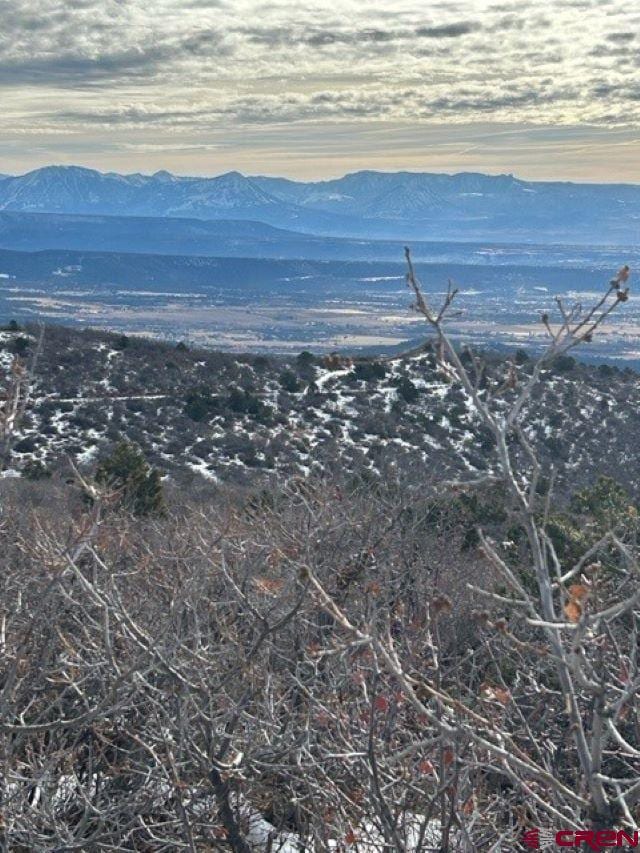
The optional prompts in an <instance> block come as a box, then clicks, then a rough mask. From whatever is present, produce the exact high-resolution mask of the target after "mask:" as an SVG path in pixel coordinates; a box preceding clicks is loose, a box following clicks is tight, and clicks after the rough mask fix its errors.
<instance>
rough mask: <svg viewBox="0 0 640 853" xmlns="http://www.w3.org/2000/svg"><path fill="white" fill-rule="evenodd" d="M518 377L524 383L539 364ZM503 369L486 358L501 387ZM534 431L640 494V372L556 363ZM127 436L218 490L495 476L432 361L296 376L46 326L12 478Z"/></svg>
mask: <svg viewBox="0 0 640 853" xmlns="http://www.w3.org/2000/svg"><path fill="white" fill-rule="evenodd" d="M33 331H34V330H32V332H33ZM30 334H31V333H29V332H27V333H25V332H10V331H5V332H3V333H2V340H1V342H0V343H1V346H2V350H1V354H2V365H3V369H4V370H5V371H8V370H9V369H10V365H11V363H12V359H13V355H12V353H13V352H14V351H15V350H16V348H17V346H18V345H17V344H16V339H17V338H26V341H25V342H23V344H22V345H21V346H22V348H23V350H24V352H23V355H24V357H28V355H29V352H30V350H32V348H33V346H34V343H33V338H32V337H30ZM27 341H30V343H27ZM521 362H522V363H521V365H520V366H519V368H518V369H519V371H520V372H521V373H522V374H523V375H524V374H526V372H527V371H528V370H529V364H530V363H529V362H527V361H526V359H525V358H524V356H523V357H522V359H521ZM504 369H505V365H504V362H501V361H500V360H499V359H497V358H496V357H490V358H489V374H490V375H492V374H494V375H495V376H496V377H498V378H499V377H500V376H501V375H502V373H503V372H504ZM527 423H528V427H527V430H528V434H529V437H530V439H531V440H532V441H533V442H534V444H535V445H537V446H538V447H539V450H540V453H541V456H542V459H543V461H544V463H545V464H546V465H548V464H551V463H553V464H555V465H557V466H559V468H560V471H561V478H560V479H561V480H562V479H563V478H564V479H567V480H569V479H573V478H577V480H576V482H579V481H588V480H589V479H590V478H593V476H595V474H596V473H608V474H611V475H613V476H615V477H616V478H617V479H618V480H619V481H621V482H623V483H625V484H627V485H628V486H629V487H630V488H631V489H632V491H634V492H635V491H636V490H637V486H638V481H639V478H638V465H639V461H640V455H639V449H638V442H637V438H638V434H639V432H640V388H639V387H638V381H637V375H636V374H635V373H633V372H632V371H630V370H625V371H619V370H617V369H615V368H610V367H608V366H602V367H600V368H592V367H588V366H583V365H580V364H576V363H574V362H573V360H571V359H570V360H565V361H563V362H560V363H559V364H558V365H557V366H556V367H555V368H554V369H552V370H550V371H545V372H544V374H543V380H542V382H541V383H540V387H539V390H538V392H537V394H536V396H535V398H534V401H533V404H532V409H531V411H530V413H529V415H528V417H527ZM559 426H562V430H561V431H560V430H558V427H559ZM123 437H125V438H127V439H128V440H130V441H133V442H135V443H137V444H139V445H140V447H141V448H142V449H143V450H144V452H145V454H146V455H147V457H148V458H149V460H150V461H151V462H153V463H154V464H155V465H157V466H159V467H160V468H161V469H162V470H164V471H166V472H169V473H170V474H171V475H172V476H177V477H183V476H185V474H189V473H191V472H196V473H197V475H198V476H199V477H200V476H201V477H204V478H206V479H211V480H232V481H241V482H248V481H254V480H256V479H260V478H263V477H267V478H268V477H272V476H274V475H276V474H278V473H286V474H297V475H305V474H307V473H309V472H311V471H315V472H322V471H325V472H330V471H332V470H337V469H340V470H341V471H342V472H343V473H344V472H348V471H350V470H352V471H355V470H362V469H365V470H368V471H369V472H370V474H371V476H372V478H373V479H375V478H377V477H384V475H385V471H387V470H389V467H390V466H391V467H392V468H393V469H394V471H396V472H398V471H403V472H404V474H405V475H406V476H407V477H408V478H409V479H415V478H416V477H417V478H418V479H419V478H420V476H421V474H420V471H423V473H424V472H426V471H427V470H428V471H429V477H430V479H433V478H434V477H435V475H436V473H440V474H450V475H451V476H455V475H457V474H459V473H461V472H467V473H468V472H474V473H477V472H482V471H486V470H489V469H491V468H492V466H493V464H494V461H493V448H492V442H491V440H490V438H489V436H487V435H484V434H483V433H482V431H481V430H480V431H478V430H477V429H476V425H475V423H474V419H473V416H472V414H471V412H470V405H469V400H468V399H467V397H466V395H465V394H464V393H463V391H462V390H461V389H460V388H458V387H456V386H453V385H451V384H450V383H449V382H448V380H447V379H446V377H444V376H443V375H442V374H441V373H440V372H439V371H437V370H436V369H435V367H434V359H433V356H432V355H431V354H430V352H429V351H428V350H427V351H425V352H424V353H422V354H418V355H415V356H413V357H411V358H400V359H394V360H387V361H382V360H375V359H373V360H371V359H358V360H357V361H355V362H352V361H349V360H344V359H332V358H324V359H317V358H314V357H312V356H311V355H310V354H303V355H301V356H299V357H298V358H297V359H293V360H289V361H287V360H285V359H284V358H266V357H264V356H245V357H238V356H233V355H230V354H223V353H219V352H212V351H210V350H193V351H191V350H188V349H186V348H184V347H182V346H178V347H176V346H173V345H169V344H160V343H156V342H151V341H147V340H143V339H134V338H125V337H123V336H114V335H110V334H108V333H104V332H95V331H90V330H86V331H84V332H77V331H72V330H69V329H65V328H62V327H55V326H51V327H48V328H47V329H46V334H45V338H44V349H43V352H42V355H41V357H40V361H39V367H38V379H37V387H36V389H35V393H34V396H33V400H32V403H31V404H30V407H29V413H28V417H27V419H26V421H25V423H24V425H23V429H22V432H21V434H20V436H19V440H18V442H17V444H16V446H15V452H14V457H13V461H12V463H11V464H12V466H13V468H15V469H16V470H18V471H20V470H22V469H24V466H25V465H26V464H28V463H31V466H33V462H34V461H38V462H39V463H42V464H43V465H44V466H45V467H46V468H51V467H53V468H55V467H56V466H59V465H60V464H62V463H63V462H64V459H65V457H66V455H67V454H71V455H72V456H74V457H75V458H76V459H77V460H78V461H79V462H80V463H82V464H87V465H91V464H92V463H93V462H94V461H95V460H96V459H97V458H99V457H100V456H101V455H102V454H104V453H105V452H107V451H108V449H109V447H111V446H112V445H113V444H114V443H115V442H117V441H118V440H119V439H121V438H123ZM605 448H606V452H604V450H605ZM574 485H575V482H574Z"/></svg>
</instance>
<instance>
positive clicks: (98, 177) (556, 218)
mask: <svg viewBox="0 0 640 853" xmlns="http://www.w3.org/2000/svg"><path fill="white" fill-rule="evenodd" d="M0 210H6V211H20V212H31V213H34V212H40V213H64V214H98V215H109V216H115V215H117V216H152V217H171V216H173V217H190V218H196V219H205V220H217V219H239V220H245V219H246V220H253V221H257V222H263V223H266V224H268V225H272V226H275V227H279V228H289V229H292V230H295V231H299V232H304V233H312V234H328V235H339V236H351V237H360V238H361V237H372V238H383V237H384V238H395V239H418V238H420V239H436V240H446V239H467V240H469V239H481V240H487V239H491V240H492V241H498V240H527V241H536V242H544V241H547V242H557V243H561V242H581V243H585V242H586V243H589V242H592V241H597V242H599V243H603V242H611V243H623V244H624V243H627V242H631V241H634V240H635V239H636V236H637V230H638V223H639V222H640V186H636V185H629V184H600V185H596V184H573V183H558V182H555V183H551V182H532V181H522V180H519V179H518V178H515V177H514V176H513V175H483V174H479V173H462V174H456V175H446V174H430V173H413V172H397V173H386V172H374V171H362V172H354V173H352V174H349V175H345V176H344V177H342V178H338V179H335V180H329V181H316V182H300V181H291V180H287V179H284V178H271V177H247V176H245V175H242V174H241V173H240V172H228V173H226V174H223V175H219V176H217V177H213V178H202V177H179V176H176V175H172V174H171V173H169V172H166V171H165V172H156V173H155V174H154V175H142V174H132V175H118V174H115V173H101V172H98V171H95V170H92V169H85V168H81V167H76V166H48V167H45V168H42V169H37V170H35V171H33V172H29V173H28V174H26V175H21V176H15V177H11V176H10V177H0Z"/></svg>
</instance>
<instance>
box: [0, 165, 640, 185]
mask: <svg viewBox="0 0 640 853" xmlns="http://www.w3.org/2000/svg"><path fill="white" fill-rule="evenodd" d="M47 168H53V169H64V168H67V169H73V168H77V169H87V170H90V171H95V172H99V173H101V174H119V175H122V176H124V177H128V176H132V175H136V174H138V175H144V176H145V177H153V176H154V175H156V174H159V173H169V174H171V175H172V177H175V178H178V179H181V178H187V179H188V178H196V179H198V178H202V179H205V180H206V179H212V178H217V177H221V176H223V175H225V174H230V173H233V172H238V173H240V174H241V175H243V176H244V177H246V178H284V179H286V180H291V181H294V182H300V183H314V182H321V181H332V180H340V179H341V178H344V177H346V176H347V175H349V174H356V173H358V172H377V173H381V174H390V175H394V174H414V175H420V174H437V175H447V176H450V177H452V176H455V175H459V174H483V175H487V176H490V177H499V176H504V175H510V176H511V177H513V178H515V179H516V180H520V181H527V182H532V183H584V184H594V185H602V184H612V185H614V184H629V185H640V177H639V178H638V180H636V181H633V180H629V181H613V180H606V181H605V180H597V179H595V178H593V179H591V180H588V179H585V180H579V179H575V178H574V179H572V178H562V177H557V178H528V177H526V176H524V175H522V174H517V173H514V172H508V171H482V170H476V169H460V170H456V171H453V170H450V169H444V168H443V169H437V168H434V169H417V168H401V167H398V168H388V169H383V168H369V167H368V166H367V165H366V164H363V165H362V166H361V167H360V168H358V169H353V170H350V171H347V172H335V173H331V174H326V175H318V176H317V177H314V176H313V175H311V176H309V177H307V178H304V177H295V175H293V174H287V173H286V172H275V171H274V172H267V171H264V172H260V171H254V172H249V171H245V170H242V169H237V168H230V169H225V170H223V171H210V172H200V173H198V172H189V173H187V172H177V171H172V170H171V169H168V168H167V167H166V166H160V167H159V168H153V169H151V168H147V169H136V170H135V171H119V170H117V169H105V168H101V167H100V166H93V165H90V164H88V163H83V162H70V163H42V164H41V165H39V166H34V167H32V168H30V169H27V170H26V171H23V172H11V171H9V170H7V169H4V168H3V167H2V165H1V164H0V177H10V178H12V177H15V178H21V177H25V176H26V175H28V174H30V173H32V172H37V171H39V170H41V169H47Z"/></svg>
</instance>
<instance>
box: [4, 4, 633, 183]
mask: <svg viewBox="0 0 640 853" xmlns="http://www.w3.org/2000/svg"><path fill="white" fill-rule="evenodd" d="M636 9H637V11H636ZM0 105H1V109H0V173H2V172H6V173H16V172H24V171H27V170H28V169H30V168H34V167H37V166H40V165H43V164H47V163H52V162H53V163H78V164H81V165H87V166H94V167H97V168H101V169H116V170H118V171H144V172H149V171H155V170H156V169H165V168H166V169H169V170H172V171H175V172H178V173H189V174H217V173H219V172H222V171H226V170H229V169H236V168H237V169H240V170H241V171H244V172H250V173H263V174H286V175H290V176H292V177H303V178H310V177H324V176H336V175H339V174H342V173H344V172H346V171H353V170H355V169H360V168H377V169H387V170H391V169H401V168H407V169H413V170H425V171H461V170H479V171H486V172H494V173H495V172H514V173H516V174H518V175H520V176H522V177H529V178H569V179H581V180H594V181H597V180H627V181H635V182H640V145H639V141H640V7H638V6H637V4H636V3H634V2H632V0H624V2H623V0H560V2H551V0H504V2H500V0H498V2H483V0H472V2H449V0H443V2H433V3H429V2H425V0H321V2H314V3H306V2H304V0H297V2H294V0H290V1H289V0H285V2H278V0H275V1H274V2H256V0H0Z"/></svg>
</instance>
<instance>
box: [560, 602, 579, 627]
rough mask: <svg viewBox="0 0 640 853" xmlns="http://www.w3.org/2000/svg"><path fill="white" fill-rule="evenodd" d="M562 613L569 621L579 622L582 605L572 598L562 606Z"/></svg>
mask: <svg viewBox="0 0 640 853" xmlns="http://www.w3.org/2000/svg"><path fill="white" fill-rule="evenodd" d="M564 614H565V616H566V617H567V619H568V620H569V622H579V621H580V617H581V616H582V607H581V606H580V602H579V601H575V600H574V599H572V600H571V601H568V602H567V603H566V604H565V606H564Z"/></svg>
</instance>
